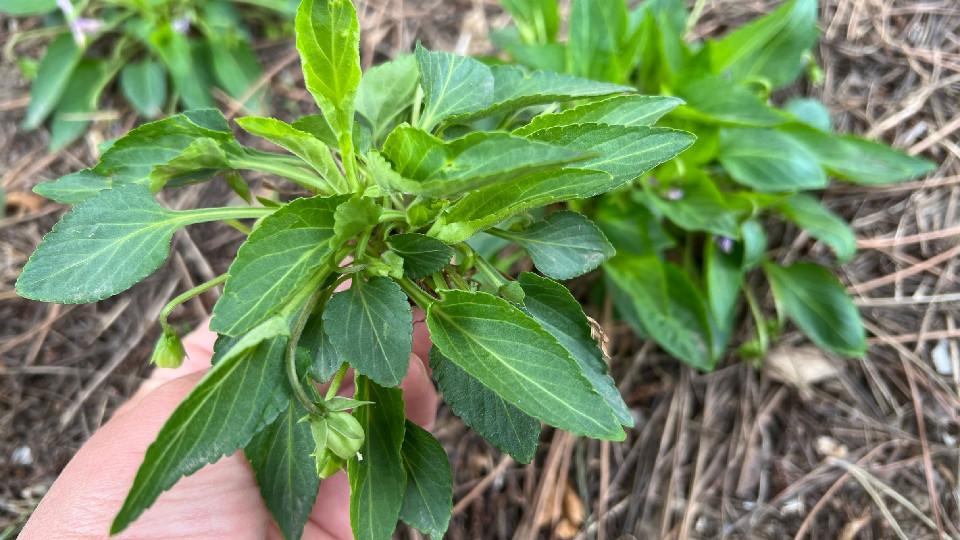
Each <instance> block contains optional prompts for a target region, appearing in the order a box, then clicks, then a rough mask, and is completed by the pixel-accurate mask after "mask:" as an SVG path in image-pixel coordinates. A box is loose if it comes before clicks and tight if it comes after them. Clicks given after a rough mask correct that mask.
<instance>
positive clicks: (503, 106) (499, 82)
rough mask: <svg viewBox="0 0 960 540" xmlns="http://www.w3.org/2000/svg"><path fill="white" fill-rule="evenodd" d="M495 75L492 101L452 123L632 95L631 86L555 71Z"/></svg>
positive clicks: (505, 68) (510, 70) (500, 68)
mask: <svg viewBox="0 0 960 540" xmlns="http://www.w3.org/2000/svg"><path fill="white" fill-rule="evenodd" d="M490 72H491V73H493V79H494V86H493V102H492V103H491V104H490V106H488V107H485V108H483V109H481V110H479V111H476V112H472V113H465V114H461V115H455V116H453V117H452V118H451V121H466V120H468V119H473V118H479V117H483V116H491V115H495V114H499V113H504V112H509V111H515V110H518V109H522V108H524V107H532V106H535V105H546V104H549V103H562V102H567V101H572V100H576V99H583V98H591V97H603V96H609V95H613V94H620V93H623V92H633V91H634V89H633V88H632V87H630V86H621V85H617V84H611V83H605V82H598V81H592V80H589V79H581V78H580V77H574V76H571V75H563V74H560V73H554V72H552V71H532V72H531V71H527V70H525V69H523V68H520V67H517V66H510V65H495V66H491V67H490Z"/></svg>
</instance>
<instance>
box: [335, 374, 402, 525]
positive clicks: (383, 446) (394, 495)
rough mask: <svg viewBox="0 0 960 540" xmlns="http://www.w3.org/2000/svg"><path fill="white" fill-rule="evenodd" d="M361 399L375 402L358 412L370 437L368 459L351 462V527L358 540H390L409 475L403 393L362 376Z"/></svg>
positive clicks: (366, 449) (366, 448)
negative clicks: (402, 452)
mask: <svg viewBox="0 0 960 540" xmlns="http://www.w3.org/2000/svg"><path fill="white" fill-rule="evenodd" d="M355 397H356V399H359V400H361V401H371V402H373V404H372V405H368V406H366V407H360V408H359V409H357V411H356V412H355V413H354V416H356V417H357V420H358V421H359V422H360V425H361V426H362V427H363V431H364V432H365V433H366V439H365V440H364V442H363V447H362V448H360V455H361V456H363V459H358V458H356V457H355V458H353V459H351V460H350V461H348V462H347V475H348V476H349V478H350V525H351V527H352V528H353V534H354V537H355V538H356V540H388V539H389V538H390V536H391V535H392V534H393V530H394V529H395V528H396V526H397V519H399V517H400V508H401V506H402V505H403V496H404V492H405V491H406V482H407V475H406V471H405V470H404V467H403V461H402V458H401V456H400V449H401V448H402V447H403V439H404V434H405V427H406V426H405V422H406V420H405V418H404V413H403V392H401V391H400V389H399V388H384V387H382V386H378V385H377V384H376V383H374V382H373V381H371V380H370V379H367V378H366V377H363V376H360V377H357V392H356V396H355Z"/></svg>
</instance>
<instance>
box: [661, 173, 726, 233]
mask: <svg viewBox="0 0 960 540" xmlns="http://www.w3.org/2000/svg"><path fill="white" fill-rule="evenodd" d="M645 188H646V190H647V191H648V192H650V193H648V194H647V195H646V196H645V197H644V198H643V200H644V201H646V202H647V203H648V204H649V205H650V206H652V207H653V208H655V209H656V210H657V211H658V212H660V213H662V214H663V216H664V217H666V218H667V219H668V220H670V221H671V222H673V223H674V224H675V225H677V226H678V227H680V228H682V229H684V230H688V231H705V232H709V233H713V234H718V235H723V236H728V237H731V238H733V237H736V236H738V229H739V224H738V223H737V212H736V211H735V210H734V209H733V208H731V206H730V205H729V204H728V203H727V201H726V199H725V198H724V196H723V194H722V193H721V192H720V190H718V189H717V187H716V185H714V183H713V180H712V179H711V178H710V177H709V176H707V175H705V174H702V173H699V172H698V171H690V172H689V173H688V174H687V175H686V177H685V178H684V179H683V181H682V182H676V183H673V184H671V185H670V187H669V188H661V189H660V190H659V192H657V193H652V191H653V189H652V188H650V187H649V186H645Z"/></svg>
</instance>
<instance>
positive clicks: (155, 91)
mask: <svg viewBox="0 0 960 540" xmlns="http://www.w3.org/2000/svg"><path fill="white" fill-rule="evenodd" d="M120 90H121V91H122V92H123V95H124V97H126V98H127V101H129V102H130V104H131V105H133V108H135V109H136V110H137V112H138V113H140V114H141V115H143V116H146V117H148V118H152V117H154V116H159V115H160V112H161V108H162V107H163V104H164V103H165V102H166V101H167V75H166V73H164V71H163V66H161V65H160V63H159V62H156V61H153V60H144V61H142V62H133V63H130V64H127V65H126V66H124V68H123V70H121V71H120Z"/></svg>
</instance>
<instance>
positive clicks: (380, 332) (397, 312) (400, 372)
mask: <svg viewBox="0 0 960 540" xmlns="http://www.w3.org/2000/svg"><path fill="white" fill-rule="evenodd" d="M323 325H324V330H325V332H326V333H327V336H329V339H330V342H331V343H333V346H334V348H335V349H336V351H337V354H338V355H339V357H340V359H341V361H343V362H348V363H349V364H350V365H351V366H352V367H353V368H354V369H356V370H357V372H359V373H361V374H363V375H366V376H367V377H369V378H370V379H372V380H373V381H375V382H377V384H380V385H382V386H388V387H389V386H396V385H398V384H400V381H402V380H403V377H404V376H405V375H406V374H407V366H408V364H409V361H410V351H411V350H412V348H413V331H412V328H413V326H412V325H413V314H412V311H411V309H410V303H409V302H408V301H407V295H406V294H405V293H404V292H403V290H402V289H401V288H400V286H399V285H397V284H396V283H394V282H393V281H391V280H390V279H388V278H384V277H374V278H371V279H370V280H369V281H367V282H365V283H364V282H362V281H361V280H354V281H353V286H351V287H350V288H349V289H347V290H346V291H343V292H339V293H336V294H334V295H333V297H332V298H330V301H329V302H328V303H327V307H326V309H325V310H324V312H323Z"/></svg>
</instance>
